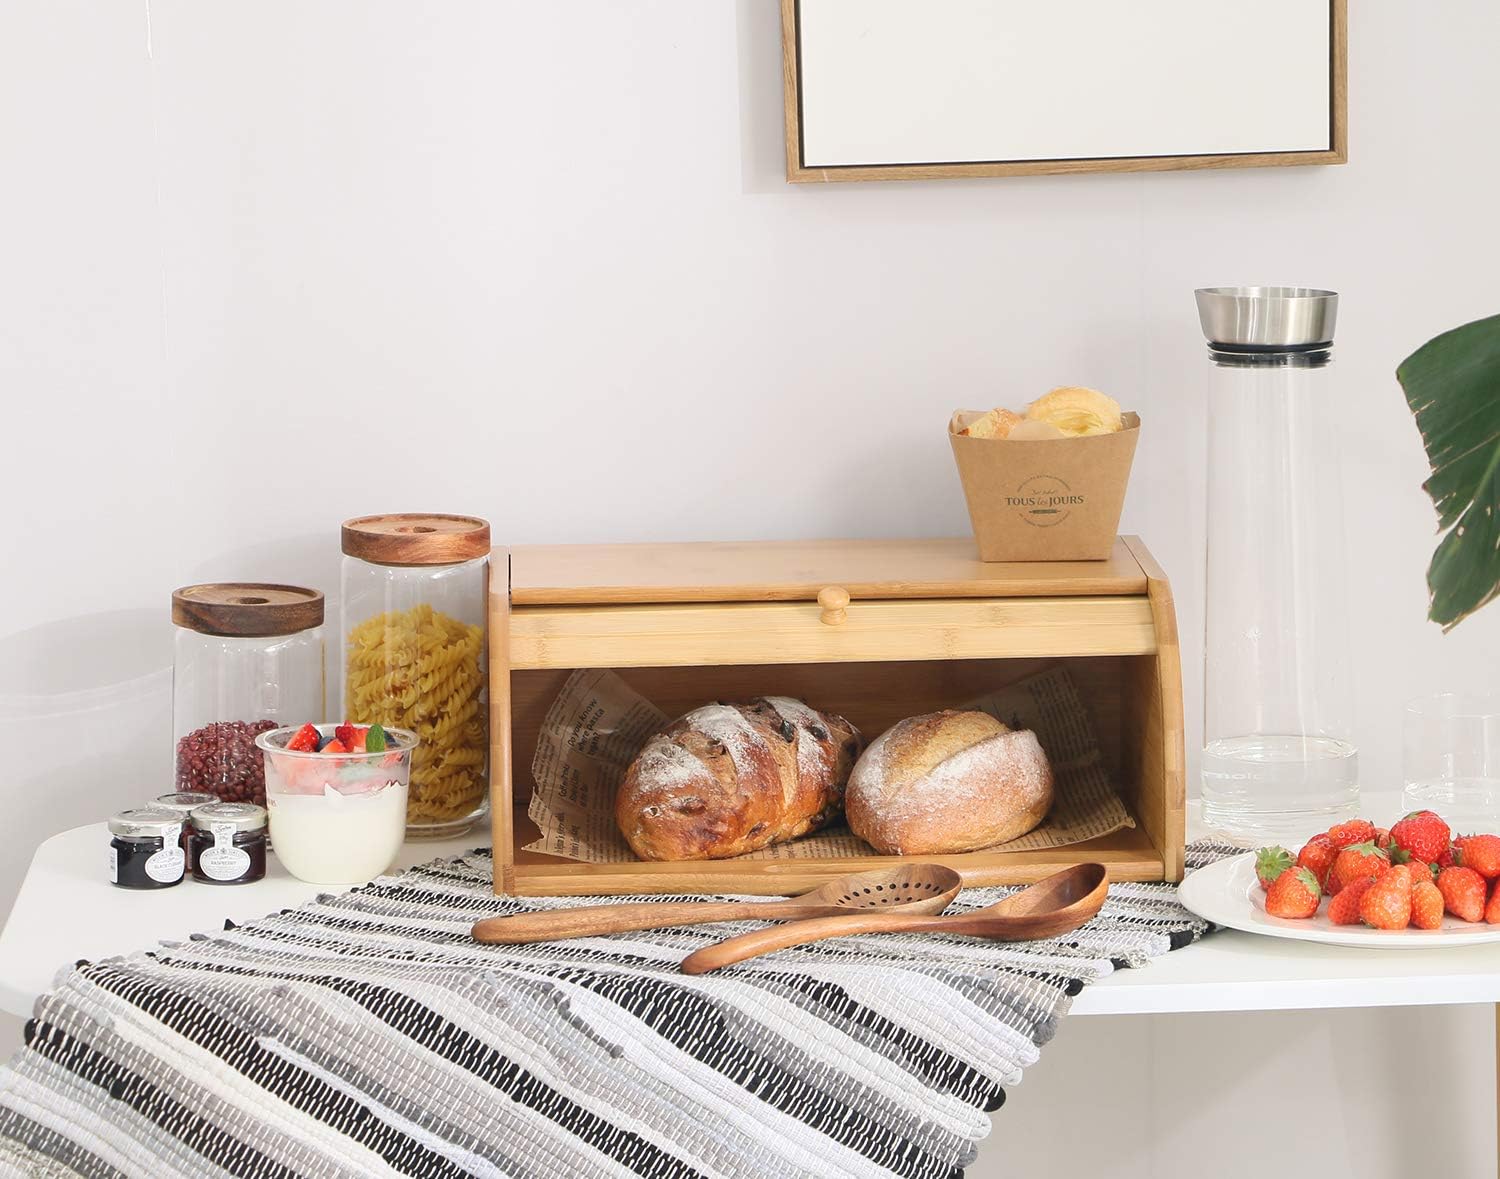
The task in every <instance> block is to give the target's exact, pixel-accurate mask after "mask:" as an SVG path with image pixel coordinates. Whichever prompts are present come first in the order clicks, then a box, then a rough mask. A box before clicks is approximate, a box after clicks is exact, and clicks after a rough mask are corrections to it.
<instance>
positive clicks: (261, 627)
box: [172, 581, 323, 639]
mask: <svg viewBox="0 0 1500 1179" xmlns="http://www.w3.org/2000/svg"><path fill="white" fill-rule="evenodd" d="M172 621H173V622H175V623H176V624H177V625H178V626H182V627H186V628H187V629H188V630H195V631H197V632H198V633H199V634H205V635H219V636H223V637H226V638H243V639H261V638H270V637H271V636H272V635H294V634H296V633H298V632H299V631H304V630H311V629H312V628H313V627H315V626H322V625H323V593H322V591H321V590H315V589H307V588H306V587H304V586H300V585H272V584H270V583H268V582H259V581H215V582H208V583H205V584H203V585H185V586H183V587H182V588H181V589H178V590H173V591H172Z"/></svg>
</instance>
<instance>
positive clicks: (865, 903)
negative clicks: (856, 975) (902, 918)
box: [472, 864, 963, 946]
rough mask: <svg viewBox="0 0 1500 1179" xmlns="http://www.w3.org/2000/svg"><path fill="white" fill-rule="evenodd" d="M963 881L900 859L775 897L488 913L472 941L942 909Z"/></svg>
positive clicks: (498, 941)
mask: <svg viewBox="0 0 1500 1179" xmlns="http://www.w3.org/2000/svg"><path fill="white" fill-rule="evenodd" d="M962 887H963V879H962V878H961V877H960V876H959V874H958V873H957V872H955V871H954V870H953V869H952V868H945V867H943V866H942V865H941V864H902V865H900V866H898V867H895V868H881V869H878V870H877V871H874V872H856V873H854V874H852V875H849V876H840V877H838V878H837V879H836V880H830V881H829V882H828V883H827V884H825V885H823V886H822V887H820V888H815V889H813V890H812V891H811V892H805V893H803V894H801V895H800V896H795V897H787V898H786V899H785V900H780V901H708V902H705V903H703V904H698V903H696V902H671V901H664V902H662V903H660V904H657V903H655V902H652V901H638V902H634V903H631V904H623V905H589V906H587V907H584V908H579V909H546V910H542V911H539V912H535V913H518V914H516V915H515V916H513V917H486V918H485V919H484V920H482V921H476V922H475V923H474V929H473V931H472V932H473V936H474V940H475V941H478V942H490V943H495V944H499V945H507V946H515V945H523V944H526V943H530V942H550V941H561V940H562V939H564V938H570V937H598V936H600V935H602V934H607V933H626V932H630V931H632V930H638V929H665V928H667V927H668V926H674V925H700V924H704V923H706V922H710V921H741V920H747V919H748V920H754V921H762V920H764V921H800V920H803V919H805V918H809V917H832V916H834V915H837V914H850V913H867V912H870V911H872V910H873V911H874V912H876V913H878V914H880V915H889V914H896V913H911V914H923V913H941V912H942V911H943V910H944V909H946V908H947V907H948V904H949V902H950V901H952V900H953V898H954V897H956V896H957V895H958V890H959V889H960V888H962Z"/></svg>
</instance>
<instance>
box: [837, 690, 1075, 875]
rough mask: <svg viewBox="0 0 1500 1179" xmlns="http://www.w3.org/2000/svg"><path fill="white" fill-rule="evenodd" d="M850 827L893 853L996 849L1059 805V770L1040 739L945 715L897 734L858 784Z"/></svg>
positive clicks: (853, 786)
mask: <svg viewBox="0 0 1500 1179" xmlns="http://www.w3.org/2000/svg"><path fill="white" fill-rule="evenodd" d="M844 805H845V809H846V810H847V812H848V815H849V826H850V828H851V829H852V830H853V831H854V834H856V835H858V836H859V837H860V838H861V839H863V840H864V841H865V842H866V843H868V844H870V846H872V847H873V848H874V849H875V850H876V851H878V852H883V853H885V854H887V855H916V856H922V855H937V854H941V853H944V852H962V851H974V850H975V849H977V848H982V847H994V846H995V845H996V844H997V843H1004V842H1005V841H1006V840H1010V839H1015V838H1016V837H1017V836H1018V835H1024V834H1026V832H1028V831H1030V830H1031V829H1032V828H1033V827H1035V826H1036V825H1037V824H1038V823H1040V822H1041V821H1042V819H1044V818H1045V817H1046V815H1047V809H1048V808H1049V807H1050V806H1051V805H1052V767H1051V765H1050V764H1049V763H1048V761H1047V755H1046V753H1044V752H1043V751H1042V746H1041V744H1040V742H1038V741H1037V739H1036V734H1035V733H1033V732H1031V731H1030V730H1029V729H1022V730H1020V731H1017V732H1012V731H1011V730H1010V729H1009V728H1007V727H1006V726H1005V725H1003V724H1001V723H1000V722H999V721H997V720H996V719H995V718H994V717H992V716H990V715H989V714H988V713H983V712H956V711H953V710H951V709H945V710H944V711H942V712H932V713H928V714H926V715H925V716H914V717H911V718H909V719H907V720H904V721H902V722H901V723H900V724H898V725H895V726H893V727H892V728H890V729H887V730H886V731H885V732H884V733H882V734H881V735H880V736H879V737H878V738H876V740H875V741H873V742H872V743H871V745H870V748H869V749H867V750H865V752H864V755H863V756H862V757H861V758H860V759H859V763H858V764H857V765H856V766H855V767H854V772H853V773H852V774H851V775H850V777H849V790H848V795H847V797H846V798H845V803H844Z"/></svg>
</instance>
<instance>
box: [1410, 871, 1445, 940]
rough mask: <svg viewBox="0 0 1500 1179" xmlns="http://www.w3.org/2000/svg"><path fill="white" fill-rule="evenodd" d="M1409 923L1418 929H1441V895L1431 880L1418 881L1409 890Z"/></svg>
mask: <svg viewBox="0 0 1500 1179" xmlns="http://www.w3.org/2000/svg"><path fill="white" fill-rule="evenodd" d="M1411 923H1412V924H1413V925H1415V926H1416V927H1417V928H1418V929H1442V928H1443V894H1442V893H1441V892H1439V891H1438V886H1437V885H1435V884H1434V883H1433V882H1432V881H1431V880H1420V879H1419V880H1418V881H1417V883H1416V884H1415V885H1413V886H1412V890H1411Z"/></svg>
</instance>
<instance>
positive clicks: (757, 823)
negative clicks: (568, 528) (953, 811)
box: [615, 696, 863, 860]
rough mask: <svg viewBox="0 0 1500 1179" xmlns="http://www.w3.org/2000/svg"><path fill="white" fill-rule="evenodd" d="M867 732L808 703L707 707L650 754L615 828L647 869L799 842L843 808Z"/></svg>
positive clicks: (637, 765)
mask: <svg viewBox="0 0 1500 1179" xmlns="http://www.w3.org/2000/svg"><path fill="white" fill-rule="evenodd" d="M862 744H863V743H862V741H861V740H860V736H859V730H857V729H856V728H855V727H854V726H853V725H851V724H850V723H849V722H848V721H846V720H845V719H844V718H843V717H841V716H835V715H834V714H833V713H830V712H819V711H818V710H817V709H815V708H809V707H808V706H807V705H806V704H804V703H803V702H802V701H800V700H793V699H790V698H789V697H786V696H765V697H758V698H756V699H754V700H751V701H750V702H749V703H747V704H706V705H704V706H703V707H702V708H697V709H694V710H693V711H692V712H690V713H688V714H687V715H686V716H684V717H680V718H678V719H677V720H675V721H673V722H672V724H671V725H670V726H669V727H668V728H667V729H666V731H665V732H661V733H657V734H656V735H655V736H653V737H652V738H651V739H650V740H649V741H647V742H646V747H645V748H644V749H643V750H641V752H640V754H639V756H637V757H636V759H635V761H634V762H632V763H631V765H630V768H629V769H628V770H626V772H625V778H624V780H623V781H622V782H621V783H620V788H619V792H618V793H617V794H616V795H615V821H616V822H617V823H618V824H619V827H620V832H621V834H623V835H624V836H625V840H626V842H627V843H629V844H630V847H631V849H632V850H633V851H634V852H635V854H636V855H638V856H640V857H641V859H643V860H717V859H723V858H724V857H726V856H739V855H744V854H745V853H746V852H752V851H759V850H760V849H761V848H763V847H766V846H768V845H770V844H773V843H782V842H784V841H785V840H788V839H796V838H797V836H799V835H805V834H807V832H809V831H815V830H817V829H818V828H819V827H822V826H824V825H825V824H827V823H828V822H829V821H830V820H831V819H833V818H834V817H835V816H837V815H838V814H839V812H840V811H841V810H842V809H843V800H844V784H845V783H846V782H847V781H848V780H849V771H850V770H851V769H852V768H853V767H854V759H855V758H856V757H858V756H859V751H860V747H861V745H862Z"/></svg>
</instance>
